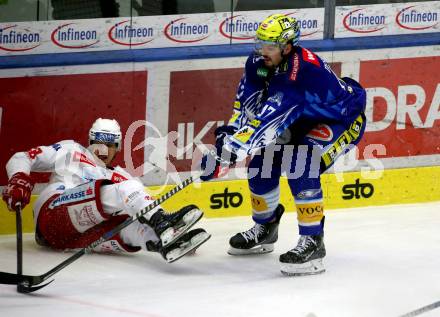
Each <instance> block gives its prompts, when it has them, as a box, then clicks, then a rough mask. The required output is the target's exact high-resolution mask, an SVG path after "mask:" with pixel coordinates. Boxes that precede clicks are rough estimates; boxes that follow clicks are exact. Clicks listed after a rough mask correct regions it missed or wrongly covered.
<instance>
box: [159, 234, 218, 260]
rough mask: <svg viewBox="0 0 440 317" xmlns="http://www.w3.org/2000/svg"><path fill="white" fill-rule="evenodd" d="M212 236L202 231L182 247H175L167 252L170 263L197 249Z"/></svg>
mask: <svg viewBox="0 0 440 317" xmlns="http://www.w3.org/2000/svg"><path fill="white" fill-rule="evenodd" d="M209 238H211V235H210V234H209V233H207V232H200V233H199V234H196V235H195V236H194V237H192V238H191V240H189V241H188V242H186V243H184V244H183V246H182V247H180V248H177V249H173V250H171V251H170V252H168V253H167V254H166V261H167V262H168V263H173V262H175V261H177V260H178V259H180V258H181V257H183V256H184V255H186V254H187V253H190V252H191V251H195V250H196V249H197V248H198V247H199V246H201V245H202V244H203V243H205V242H206V241H208V239H209Z"/></svg>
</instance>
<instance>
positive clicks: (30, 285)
mask: <svg viewBox="0 0 440 317" xmlns="http://www.w3.org/2000/svg"><path fill="white" fill-rule="evenodd" d="M53 281H54V280H51V281H50V282H48V283H46V284H43V285H39V284H41V283H43V282H44V279H43V278H42V277H41V276H32V275H18V274H14V273H6V272H0V284H10V285H17V291H18V292H19V293H32V292H35V291H36V290H39V289H40V288H43V287H45V286H47V285H49V284H50V283H52V282H53Z"/></svg>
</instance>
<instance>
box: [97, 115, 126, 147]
mask: <svg viewBox="0 0 440 317" xmlns="http://www.w3.org/2000/svg"><path fill="white" fill-rule="evenodd" d="M94 141H96V142H105V143H114V144H116V147H117V150H118V151H120V150H121V143H122V133H121V127H120V126H119V123H118V121H116V120H115V119H102V118H99V119H97V120H96V121H95V122H94V123H93V125H92V127H91V128H90V131H89V144H92V142H94Z"/></svg>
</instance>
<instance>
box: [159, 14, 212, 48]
mask: <svg viewBox="0 0 440 317" xmlns="http://www.w3.org/2000/svg"><path fill="white" fill-rule="evenodd" d="M163 33H164V34H165V37H166V38H167V39H169V40H170V41H173V42H177V43H194V42H200V41H203V40H204V39H206V38H208V37H209V35H210V26H209V25H208V24H206V23H201V22H191V20H189V18H179V19H176V20H172V21H171V22H170V23H168V24H167V25H166V26H165V28H164V30H163Z"/></svg>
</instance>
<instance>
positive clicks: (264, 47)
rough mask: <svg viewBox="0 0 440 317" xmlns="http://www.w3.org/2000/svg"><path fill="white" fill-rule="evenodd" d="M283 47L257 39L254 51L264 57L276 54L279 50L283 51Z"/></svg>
mask: <svg viewBox="0 0 440 317" xmlns="http://www.w3.org/2000/svg"><path fill="white" fill-rule="evenodd" d="M282 49H283V47H282V45H281V44H279V43H276V42H271V41H263V40H260V39H258V38H256V39H255V43H254V50H255V52H256V53H257V54H259V55H263V52H264V53H266V54H267V53H269V54H270V53H276V52H278V51H279V50H282Z"/></svg>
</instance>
